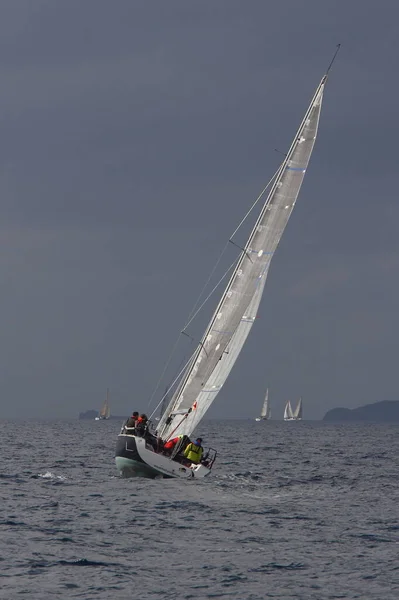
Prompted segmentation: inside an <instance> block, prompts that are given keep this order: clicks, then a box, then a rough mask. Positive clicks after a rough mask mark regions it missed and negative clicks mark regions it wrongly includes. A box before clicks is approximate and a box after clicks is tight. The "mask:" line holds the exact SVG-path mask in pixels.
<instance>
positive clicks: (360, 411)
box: [323, 400, 399, 423]
mask: <svg viewBox="0 0 399 600" xmlns="http://www.w3.org/2000/svg"><path fill="white" fill-rule="evenodd" d="M323 421H327V422H329V423H344V422H351V423H356V422H368V423H399V400H384V401H383V402H375V403H374V404H366V405H365V406H359V408H352V409H350V408H333V409H332V410H329V411H328V412H326V414H325V415H324V417H323Z"/></svg>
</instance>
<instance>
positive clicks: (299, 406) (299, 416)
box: [292, 398, 302, 421]
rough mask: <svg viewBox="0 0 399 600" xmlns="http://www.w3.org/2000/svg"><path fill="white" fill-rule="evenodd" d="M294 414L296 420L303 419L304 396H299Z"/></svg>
mask: <svg viewBox="0 0 399 600" xmlns="http://www.w3.org/2000/svg"><path fill="white" fill-rule="evenodd" d="M292 416H293V418H294V419H295V421H301V420H302V398H299V401H298V404H297V406H296V409H295V410H294V413H293V415H292Z"/></svg>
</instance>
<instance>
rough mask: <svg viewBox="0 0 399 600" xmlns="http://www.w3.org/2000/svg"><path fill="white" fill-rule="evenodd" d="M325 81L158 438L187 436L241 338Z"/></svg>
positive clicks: (290, 200) (309, 143)
mask: <svg viewBox="0 0 399 600" xmlns="http://www.w3.org/2000/svg"><path fill="white" fill-rule="evenodd" d="M326 80H327V75H325V76H324V77H323V78H322V80H321V82H320V84H319V86H318V88H317V90H316V92H315V94H314V96H313V98H312V101H311V103H310V105H309V108H308V110H307V111H306V113H305V116H304V118H303V120H302V123H301V125H300V127H299V129H298V131H297V133H296V135H295V137H294V140H293V142H292V144H291V147H290V149H289V151H288V153H287V155H286V157H285V159H284V161H283V163H282V164H281V166H280V169H279V170H278V172H277V174H276V177H275V179H274V181H273V184H272V186H271V189H270V192H269V195H268V197H267V199H266V201H265V204H264V205H263V208H262V210H261V212H260V214H259V217H258V219H257V221H256V223H255V226H254V228H253V230H252V232H251V234H250V236H249V238H248V241H247V243H246V244H245V247H244V248H243V252H242V254H241V256H240V258H239V260H238V261H237V264H236V267H235V269H234V271H233V274H232V276H231V278H230V281H229V282H228V284H227V287H226V288H225V290H224V292H223V294H222V297H221V299H220V301H219V304H218V306H217V308H216V310H215V312H214V314H213V316H212V318H211V320H210V322H209V325H208V327H207V328H206V330H205V333H204V335H203V337H202V339H201V342H200V343H199V344H198V346H197V349H196V350H195V352H194V354H193V355H192V357H191V360H190V361H189V363H188V366H187V368H186V370H185V371H184V373H183V374H182V377H181V380H180V383H179V385H178V386H177V388H176V390H175V392H174V394H173V396H172V398H171V400H170V402H169V405H168V407H167V409H166V410H165V412H164V414H163V416H162V417H161V420H160V422H159V427H158V433H159V435H160V436H161V437H162V438H163V439H168V438H169V436H171V435H172V434H173V435H181V434H186V435H191V433H192V432H193V430H194V429H195V428H196V427H197V425H198V424H199V423H200V421H201V420H202V418H203V416H204V414H205V413H206V411H207V410H208V408H209V407H210V405H211V404H212V402H213V401H214V400H215V398H216V396H217V394H218V392H219V391H220V390H221V388H222V386H223V385H224V383H225V381H226V379H227V377H228V375H229V373H230V371H231V369H232V368H233V366H234V363H235V361H236V359H237V358H238V355H239V354H240V352H241V349H242V347H243V345H244V343H245V341H246V338H247V336H248V333H249V330H250V329H251V327H252V324H253V322H254V320H255V317H256V313H257V310H258V307H259V303H260V301H261V297H262V293H263V290H264V286H265V282H266V277H267V274H268V271H269V266H270V261H271V259H272V257H273V255H274V252H275V250H276V248H277V246H278V243H279V241H280V238H281V236H282V234H283V232H284V229H285V227H286V225H287V223H288V220H289V217H290V215H291V213H292V210H293V208H294V206H295V202H296V200H297V197H298V194H299V191H300V188H301V185H302V181H303V178H304V176H305V172H306V169H307V166H308V163H309V160H310V156H311V154H312V150H313V146H314V142H315V139H316V135H317V129H318V123H319V117H320V110H321V103H322V98H323V92H324V86H325V83H326ZM210 218H212V215H211V216H210ZM291 412H292V411H291Z"/></svg>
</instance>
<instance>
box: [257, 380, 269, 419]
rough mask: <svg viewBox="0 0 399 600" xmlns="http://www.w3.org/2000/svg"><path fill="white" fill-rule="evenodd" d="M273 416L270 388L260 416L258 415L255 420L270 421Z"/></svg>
mask: <svg viewBox="0 0 399 600" xmlns="http://www.w3.org/2000/svg"><path fill="white" fill-rule="evenodd" d="M271 416H272V411H271V409H270V404H269V388H267V390H266V396H265V399H264V402H263V405H262V410H261V411H260V417H256V419H255V421H268V420H269V419H270V418H271Z"/></svg>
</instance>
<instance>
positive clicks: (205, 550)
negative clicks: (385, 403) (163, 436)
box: [0, 420, 399, 600]
mask: <svg viewBox="0 0 399 600" xmlns="http://www.w3.org/2000/svg"><path fill="white" fill-rule="evenodd" d="M201 425H202V426H201V427H200V429H199V430H198V431H197V434H198V435H201V437H202V438H203V440H204V442H203V444H204V446H205V447H206V446H208V445H210V446H212V447H214V448H216V449H217V450H218V455H217V460H216V463H215V466H214V470H213V472H212V474H211V475H210V476H209V477H208V478H206V479H203V480H146V479H122V478H121V477H119V475H118V473H117V471H116V468H115V463H114V446H115V440H116V436H117V434H118V432H119V428H120V423H119V422H118V421H112V420H109V421H77V420H76V421H47V422H45V421H42V422H40V421H30V422H27V421H14V422H13V421H1V422H0V445H1V467H0V497H1V502H0V598H2V599H3V598H4V599H7V600H14V599H15V600H16V599H22V598H28V599H29V600H43V599H45V598H49V599H51V600H56V599H72V598H80V599H84V600H111V599H112V600H113V599H115V598H124V599H125V598H126V599H131V598H138V599H140V600H150V599H151V600H158V599H159V600H169V599H171V600H172V599H173V600H180V599H182V600H183V599H184V600H203V599H208V598H221V599H226V600H227V599H239V600H264V599H265V598H279V599H280V600H288V599H301V600H313V599H314V600H324V599H325V600H327V599H336V598H345V599H352V598H361V599H363V600H369V599H370V600H371V599H375V600H398V598H399V493H398V473H399V426H398V425H394V424H392V425H390V424H386V425H378V424H375V425H373V424H367V425H366V424H359V425H357V424H342V425H341V424H327V423H323V422H311V421H309V422H306V421H302V422H286V423H284V422H279V421H268V422H260V423H256V422H255V421H250V420H226V421H217V420H214V421H212V420H209V421H206V422H203V423H202V424H201Z"/></svg>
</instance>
